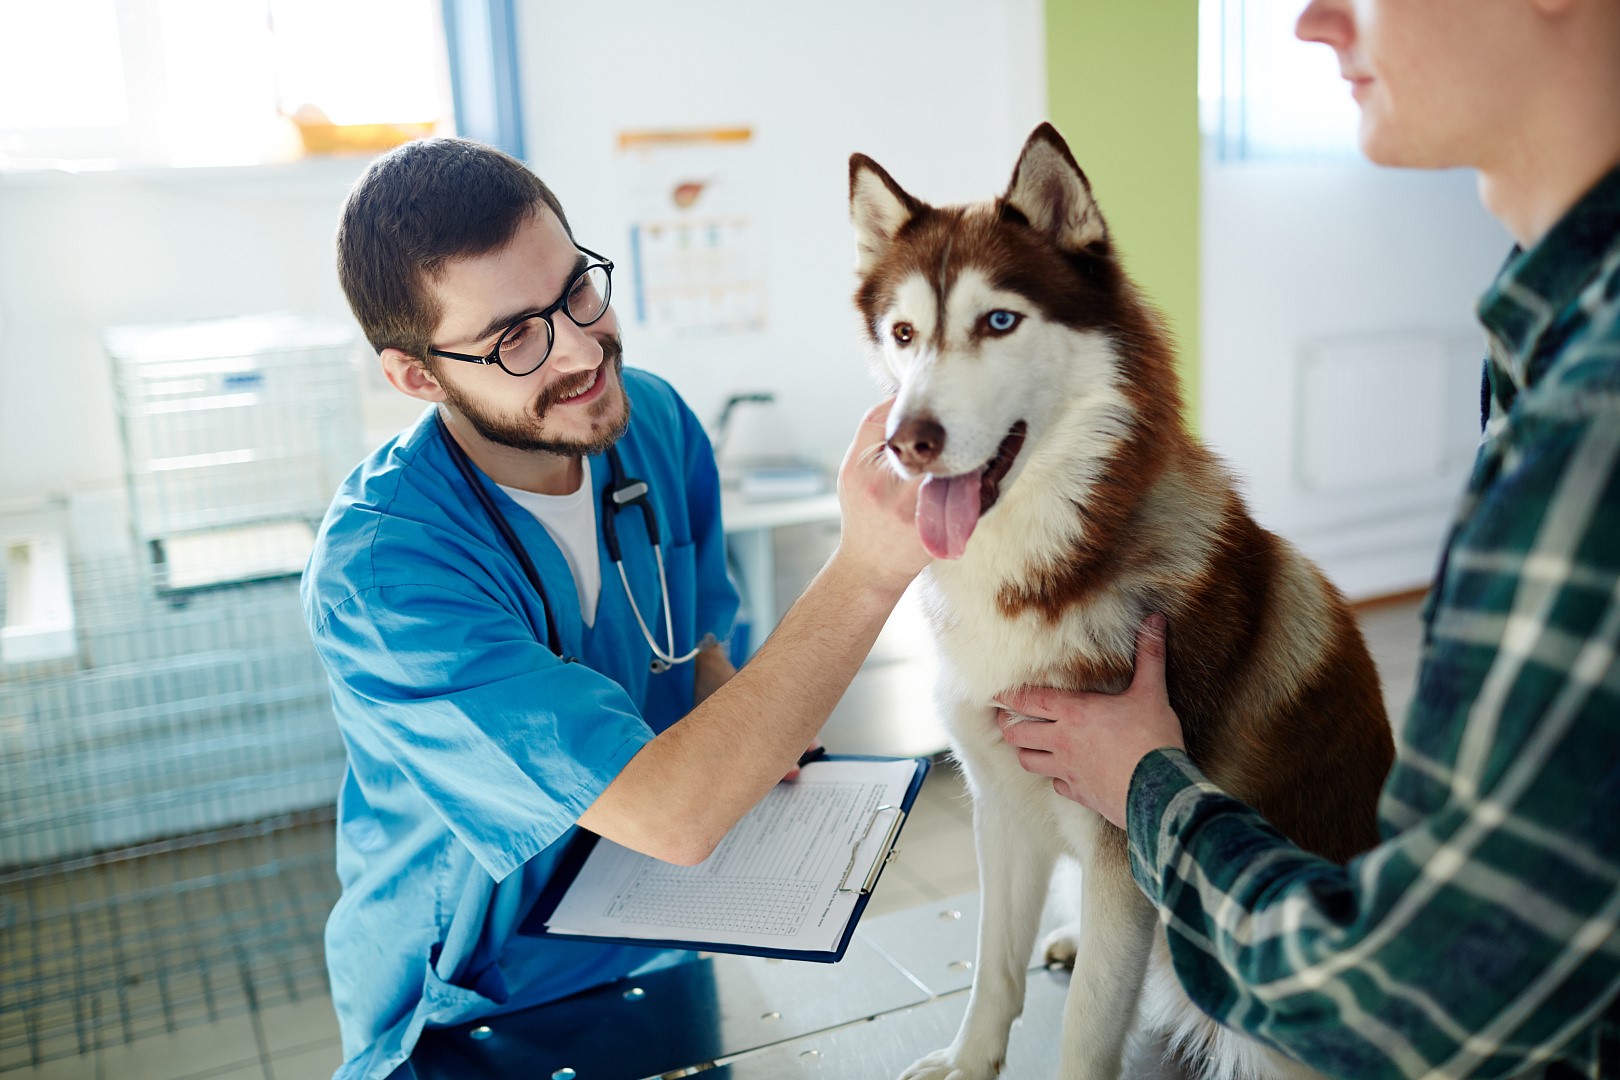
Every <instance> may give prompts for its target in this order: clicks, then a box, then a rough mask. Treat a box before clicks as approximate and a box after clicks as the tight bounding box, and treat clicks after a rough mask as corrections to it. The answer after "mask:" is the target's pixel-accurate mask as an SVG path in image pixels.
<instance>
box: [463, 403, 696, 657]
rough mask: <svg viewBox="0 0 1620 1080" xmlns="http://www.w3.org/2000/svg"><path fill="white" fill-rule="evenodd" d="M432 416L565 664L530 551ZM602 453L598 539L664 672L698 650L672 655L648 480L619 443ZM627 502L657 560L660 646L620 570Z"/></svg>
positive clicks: (660, 548)
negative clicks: (634, 473) (604, 468)
mask: <svg viewBox="0 0 1620 1080" xmlns="http://www.w3.org/2000/svg"><path fill="white" fill-rule="evenodd" d="M433 419H434V422H435V423H437V424H438V425H439V434H440V436H441V437H442V438H443V439H444V444H445V448H446V450H448V451H449V454H450V459H451V460H452V461H454V462H455V463H456V469H457V471H459V472H460V473H461V477H462V479H463V480H465V481H466V482H467V486H468V487H469V488H471V489H472V493H473V496H474V497H475V498H476V499H477V500H478V505H479V506H481V507H482V508H483V510H484V514H485V515H486V516H487V517H488V518H489V520H490V524H492V525H494V526H495V531H496V532H497V533H499V534H500V537H501V541H502V542H503V543H504V544H506V546H507V547H508V548H509V549H511V552H512V554H513V555H515V556H516V557H517V561H518V565H519V566H520V567H521V568H522V570H523V576H524V577H525V578H527V579H528V582H529V584H530V585H532V586H533V587H534V591H535V593H536V594H538V595H539V597H540V607H541V609H542V610H543V611H544V612H545V617H546V647H547V648H548V649H550V650H551V651H552V652H553V653H555V654H556V655H557V657H558V659H560V660H562V661H563V662H564V663H572V662H573V661H574V660H575V658H574V657H571V656H564V655H563V651H562V638H561V635H560V634H559V633H558V631H557V619H556V616H555V615H554V614H553V613H552V610H551V598H550V597H549V596H547V595H546V589H545V586H544V585H543V584H542V583H541V581H540V571H539V570H538V569H536V568H535V565H534V560H533V559H531V558H530V557H529V553H528V551H526V550H525V549H524V547H523V543H522V541H521V540H519V539H518V536H517V533H515V532H514V531H513V530H512V525H511V523H510V522H509V521H507V520H506V515H505V514H503V513H501V509H500V507H498V506H496V505H495V500H494V499H492V498H491V497H490V494H489V491H488V489H486V488H485V487H484V484H483V481H482V480H480V479H479V477H478V474H477V473H476V472H475V471H474V469H473V465H472V461H471V460H470V459H469V458H468V457H467V452H466V451H465V450H463V449H462V447H461V444H460V443H458V442H456V440H455V436H453V435H451V434H450V429H449V427H448V426H447V425H446V424H445V422H444V417H443V415H441V414H440V413H439V412H438V411H437V410H435V412H434V415H433ZM607 458H608V471H609V474H610V480H611V482H610V483H609V484H608V487H607V488H606V490H604V491H603V492H602V538H603V541H604V543H605V544H606V546H607V549H608V558H609V560H610V561H611V562H612V563H613V565H614V567H615V568H617V569H618V571H619V580H620V582H622V583H623V585H624V595H625V598H626V599H627V600H629V601H630V611H631V613H632V614H634V615H635V617H636V626H637V627H638V628H639V629H640V630H641V636H642V638H643V639H644V640H645V641H646V642H647V647H648V648H649V649H651V650H652V654H653V659H652V663H651V665H650V667H651V669H652V672H653V674H655V675H656V674H660V673H662V672H665V671H668V670H669V669H670V668H672V667H674V666H675V665H676V664H684V663H687V662H688V661H690V660H693V659H695V658H696V657H697V654H698V653H700V652H702V651H703V650H702V649H701V648H696V647H695V648H693V649H692V650H691V651H690V652H687V653H684V654H682V655H680V656H676V655H675V621H674V614H673V612H672V611H671V610H670V602H669V579H668V577H667V576H666V575H665V573H664V548H663V545H662V544H661V543H660V542H659V539H658V515H657V514H656V513H655V512H654V511H653V508H652V503H651V502H650V501H649V500H648V498H647V492H648V486H647V483H646V481H644V480H633V479H630V478H629V477H627V476H626V475H625V473H624V462H623V461H622V460H621V459H620V457H619V449H618V447H616V446H610V447H608V451H607ZM631 507H637V508H639V509H640V510H641V512H642V516H643V519H644V520H645V522H646V525H647V536H648V537H649V539H650V540H651V542H652V550H653V557H654V559H655V560H656V561H657V563H658V588H659V592H660V595H662V597H663V601H664V641H665V644H664V645H663V646H660V645H659V644H658V642H657V641H656V640H654V638H653V635H652V630H651V629H650V628H649V627H648V626H647V620H646V618H645V617H644V616H643V615H642V614H641V606H640V605H639V604H637V603H636V594H635V593H634V592H633V591H632V590H631V588H630V577H629V575H628V574H626V573H625V570H624V555H623V552H622V551H621V550H620V548H619V530H618V527H617V525H616V524H615V519H616V518H617V516H618V515H619V513H621V512H622V511H624V510H628V509H630V508H631Z"/></svg>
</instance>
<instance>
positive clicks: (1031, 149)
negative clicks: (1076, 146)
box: [1003, 124, 1108, 251]
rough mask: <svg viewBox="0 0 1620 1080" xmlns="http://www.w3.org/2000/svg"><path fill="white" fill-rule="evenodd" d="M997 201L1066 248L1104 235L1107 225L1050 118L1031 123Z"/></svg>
mask: <svg viewBox="0 0 1620 1080" xmlns="http://www.w3.org/2000/svg"><path fill="white" fill-rule="evenodd" d="M1003 201H1004V202H1006V204H1007V205H1008V206H1010V207H1012V208H1013V209H1015V210H1017V211H1018V212H1019V213H1020V214H1023V215H1024V217H1025V218H1027V219H1028V220H1029V223H1030V224H1031V225H1033V226H1034V227H1035V228H1037V229H1039V230H1041V231H1042V232H1045V233H1048V234H1050V235H1051V236H1052V237H1053V239H1055V240H1056V241H1057V243H1058V246H1059V247H1061V248H1063V249H1064V250H1066V251H1079V250H1081V249H1082V248H1085V247H1089V246H1090V245H1092V244H1096V243H1100V242H1101V241H1104V240H1107V239H1108V226H1107V225H1106V224H1104V223H1103V218H1102V213H1101V211H1099V210H1098V209H1097V203H1096V200H1094V199H1093V198H1092V197H1091V185H1090V184H1089V183H1087V182H1086V174H1085V173H1083V172H1081V171H1080V166H1079V165H1076V164H1075V162H1074V155H1073V154H1071V153H1069V144H1068V143H1066V142H1064V141H1063V136H1061V135H1059V134H1058V133H1057V128H1055V127H1053V126H1052V125H1051V124H1042V125H1041V126H1040V127H1038V128H1036V129H1035V130H1034V132H1032V133H1031V134H1030V136H1029V141H1028V142H1026V143H1024V150H1023V153H1021V154H1019V155H1018V165H1017V167H1016V168H1014V169H1013V176H1012V183H1011V184H1009V185H1007V194H1006V197H1005V199H1004V200H1003Z"/></svg>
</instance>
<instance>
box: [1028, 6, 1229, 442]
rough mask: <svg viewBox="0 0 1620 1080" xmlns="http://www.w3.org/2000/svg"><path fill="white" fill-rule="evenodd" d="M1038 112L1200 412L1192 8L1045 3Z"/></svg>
mask: <svg viewBox="0 0 1620 1080" xmlns="http://www.w3.org/2000/svg"><path fill="white" fill-rule="evenodd" d="M1046 72H1047V76H1046V81H1047V106H1048V114H1049V116H1050V118H1051V120H1052V123H1054V124H1056V125H1057V128H1058V130H1059V131H1061V132H1062V133H1063V137H1064V138H1065V139H1067V140H1068V142H1069V146H1070V148H1071V149H1072V150H1073V151H1074V156H1075V160H1076V161H1078V162H1079V163H1080V167H1081V169H1083V170H1085V173H1086V176H1087V178H1088V179H1089V180H1090V181H1091V186H1092V190H1093V192H1094V193H1095V194H1096V196H1097V201H1098V203H1099V204H1100V205H1101V207H1102V211H1103V215H1104V217H1106V218H1107V219H1108V223H1109V226H1110V228H1112V230H1113V235H1114V240H1115V243H1116V244H1117V246H1118V248H1119V250H1120V252H1121V254H1122V255H1123V257H1124V260H1125V264H1126V267H1127V269H1128V270H1129V271H1130V273H1131V275H1132V277H1134V278H1135V279H1136V281H1137V283H1138V284H1140V285H1141V286H1142V288H1143V289H1144V290H1145V291H1146V292H1147V294H1148V296H1149V298H1150V299H1151V300H1152V301H1153V302H1154V304H1156V305H1157V306H1158V307H1159V309H1160V310H1161V311H1163V312H1164V314H1165V317H1166V318H1167V320H1168V321H1169V324H1170V329H1171V331H1172V332H1173V333H1174V334H1175V338H1176V344H1177V349H1178V351H1179V354H1180V358H1181V371H1182V378H1183V381H1184V383H1185V392H1186V395H1187V403H1188V406H1189V408H1190V410H1191V415H1192V418H1193V422H1194V425H1195V426H1196V421H1197V411H1198V336H1199V321H1198V266H1199V260H1198V246H1199V230H1198V177H1199V145H1198V2H1197V0H1046Z"/></svg>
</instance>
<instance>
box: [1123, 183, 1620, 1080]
mask: <svg viewBox="0 0 1620 1080" xmlns="http://www.w3.org/2000/svg"><path fill="white" fill-rule="evenodd" d="M1479 315H1480V319H1481V321H1482V322H1483V323H1484V326H1485V329H1486V331H1487V338H1488V342H1489V346H1490V358H1489V361H1488V363H1487V377H1488V384H1489V399H1490V400H1489V420H1488V423H1487V424H1486V427H1485V434H1484V439H1483V442H1482V445H1481V447H1480V451H1479V455H1478V458H1477V460H1476V462H1475V466H1474V471H1473V475H1472V477H1471V479H1470V481H1469V484H1468V488H1467V492H1466V493H1465V495H1464V497H1463V500H1462V503H1461V506H1460V507H1459V509H1458V513H1457V516H1456V520H1455V522H1454V524H1453V528H1452V531H1451V535H1450V537H1449V539H1448V540H1447V543H1446V548H1445V554H1444V558H1443V561H1442V562H1441V564H1440V570H1439V574H1438V576H1437V578H1436V581H1435V583H1434V586H1433V588H1432V589H1431V590H1430V595H1429V600H1428V603H1427V604H1426V606H1425V610H1424V624H1425V628H1424V646H1423V662H1422V668H1421V671H1420V673H1419V676H1418V685H1417V689H1416V692H1415V696H1414V700H1413V701H1412V703H1411V706H1410V708H1409V709H1408V710H1407V712H1406V715H1405V718H1404V720H1403V721H1402V722H1401V723H1400V724H1399V725H1398V730H1397V732H1396V760H1395V766H1394V769H1393V770H1392V772H1391V773H1390V776H1389V779H1388V781H1387V783H1386V785H1385V787H1384V792H1383V796H1382V798H1381V800H1380V803H1379V825H1380V830H1381V836H1382V841H1381V842H1380V844H1379V845H1378V846H1377V847H1376V848H1374V849H1373V850H1372V851H1370V852H1367V853H1366V854H1365V855H1363V856H1360V857H1358V858H1357V859H1355V860H1353V861H1352V862H1351V863H1350V864H1349V865H1348V866H1346V867H1339V866H1336V865H1334V864H1332V863H1330V862H1327V861H1325V860H1322V859H1319V858H1316V857H1314V856H1312V855H1309V854H1307V853H1305V852H1303V851H1301V850H1300V849H1299V848H1297V847H1295V846H1294V845H1292V844H1290V843H1289V842H1288V841H1287V840H1285V839H1284V838H1283V837H1281V836H1280V835H1279V834H1278V833H1277V832H1276V831H1275V830H1273V829H1272V828H1271V827H1270V826H1269V825H1268V824H1267V823H1266V822H1265V820H1264V819H1263V818H1261V817H1260V816H1259V815H1257V814H1256V813H1255V812H1254V811H1252V810H1251V809H1249V808H1248V807H1246V806H1244V805H1243V804H1241V803H1239V802H1237V801H1236V800H1234V799H1232V798H1230V797H1229V796H1227V795H1225V794H1223V793H1222V792H1221V791H1220V789H1219V788H1217V787H1215V786H1214V785H1213V784H1212V783H1210V781H1209V780H1208V779H1207V778H1206V777H1204V776H1203V774H1201V773H1200V772H1199V770H1198V768H1197V767H1196V766H1195V765H1194V764H1193V763H1192V761H1191V760H1190V759H1189V758H1188V757H1187V756H1186V755H1185V754H1183V753H1181V752H1179V751H1164V750H1160V751H1155V752H1153V753H1151V754H1149V755H1148V756H1147V757H1146V758H1144V759H1143V760H1142V762H1141V764H1140V765H1138V767H1137V770H1136V773H1135V775H1134V776H1133V777H1132V781H1131V789H1130V798H1129V804H1128V825H1129V833H1130V842H1131V866H1132V871H1133V873H1134V874H1135V876H1136V880H1137V882H1138V884H1139V885H1140V886H1141V888H1142V890H1143V891H1144V892H1145V893H1146V894H1147V895H1148V897H1149V898H1150V899H1151V900H1152V901H1153V902H1154V903H1155V904H1156V905H1157V906H1158V908H1159V912H1160V917H1161V919H1162V920H1163V921H1164V923H1165V924H1166V928H1167V930H1168V933H1169V940H1170V951H1171V955H1172V958H1173V960H1174V963H1175V968H1176V973H1177V975H1178V977H1179V978H1180V980H1181V983H1182V985H1183V986H1184V987H1185V988H1186V990H1187V992H1188V994H1189V995H1190V996H1191V997H1192V999H1193V1001H1195V1002H1196V1003H1197V1004H1198V1005H1199V1006H1200V1007H1202V1008H1203V1009H1204V1010H1205V1011H1207V1012H1208V1013H1209V1014H1210V1015H1212V1016H1214V1017H1215V1018H1217V1019H1218V1020H1220V1021H1221V1022H1222V1023H1225V1024H1227V1025H1229V1026H1231V1027H1233V1028H1237V1029H1240V1030H1243V1031H1247V1032H1249V1033H1250V1034H1252V1035H1255V1036H1257V1037H1259V1038H1260V1039H1262V1040H1264V1041H1266V1042H1269V1043H1271V1044H1273V1045H1275V1046H1278V1047H1280V1048H1282V1049H1283V1050H1285V1051H1287V1052H1288V1053H1290V1054H1292V1055H1293V1056H1295V1057H1297V1058H1300V1059H1301V1060H1303V1061H1305V1062H1306V1063H1307V1064H1309V1065H1311V1066H1312V1067H1314V1068H1316V1069H1319V1070H1320V1071H1322V1072H1324V1073H1327V1074H1329V1075H1331V1076H1339V1077H1353V1078H1356V1080H1363V1078H1381V1077H1420V1076H1421V1077H1463V1076H1480V1077H1501V1076H1544V1077H1549V1078H1551V1077H1560V1078H1562V1077H1572V1076H1586V1077H1616V1076H1620V1002H1617V996H1620V661H1617V657H1616V650H1617V647H1620V169H1616V170H1615V171H1613V172H1611V173H1610V174H1609V175H1608V176H1607V177H1605V178H1604V179H1603V180H1602V181H1601V182H1600V183H1599V184H1598V185H1597V186H1596V187H1595V188H1594V189H1592V191H1590V192H1589V193H1588V194H1587V195H1586V196H1585V197H1584V198H1583V199H1582V200H1581V201H1580V202H1579V203H1578V204H1577V205H1576V206H1575V207H1574V208H1573V209H1572V210H1571V211H1570V212H1569V213H1568V214H1567V215H1565V217H1564V218H1563V219H1562V220H1561V221H1560V222H1559V223H1558V224H1557V225H1556V226H1555V227H1554V228H1553V230H1552V231H1551V232H1549V233H1548V235H1547V236H1546V237H1545V238H1544V239H1543V240H1542V241H1541V242H1540V243H1538V244H1537V245H1536V246H1535V247H1534V248H1532V249H1531V250H1530V251H1528V252H1522V251H1515V252H1514V254H1513V255H1512V257H1510V259H1509V260H1508V263H1507V265H1506V266H1505V267H1504V268H1503V269H1502V271H1501V273H1500V275H1499V276H1498V278H1497V280H1496V282H1495V284H1494V285H1493V286H1492V288H1491V289H1490V291H1489V292H1487V293H1486V295H1485V296H1484V298H1483V299H1482V300H1481V302H1480V305H1479ZM1173 632H1174V630H1173V628H1172V633H1173Z"/></svg>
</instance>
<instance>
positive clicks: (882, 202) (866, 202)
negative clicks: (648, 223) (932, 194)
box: [849, 154, 922, 274]
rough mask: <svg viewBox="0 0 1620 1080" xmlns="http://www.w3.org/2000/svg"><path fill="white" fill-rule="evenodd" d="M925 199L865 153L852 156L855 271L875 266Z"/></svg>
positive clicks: (850, 202)
mask: <svg viewBox="0 0 1620 1080" xmlns="http://www.w3.org/2000/svg"><path fill="white" fill-rule="evenodd" d="M921 209H922V203H920V202H918V201H917V200H916V199H913V198H912V197H911V196H910V195H907V194H906V193H905V191H903V190H902V189H901V187H900V185H899V184H897V183H895V182H894V177H892V176H890V175H889V174H888V173H886V172H884V171H883V166H881V165H879V164H878V163H877V162H875V161H873V160H872V159H871V158H869V157H867V156H866V155H865V154H851V155H850V156H849V219H850V221H852V222H854V224H855V272H856V273H858V274H864V273H866V272H867V271H868V270H870V269H871V268H872V265H873V264H874V263H876V262H877V261H878V259H879V258H880V257H881V256H882V255H883V252H884V251H885V250H886V249H887V248H888V246H889V242H890V241H892V240H893V239H894V237H895V234H896V233H898V232H899V231H900V229H901V228H902V227H903V226H904V225H905V223H906V222H908V221H910V220H911V219H912V217H913V216H914V215H915V214H916V213H917V211H918V210H921Z"/></svg>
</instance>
